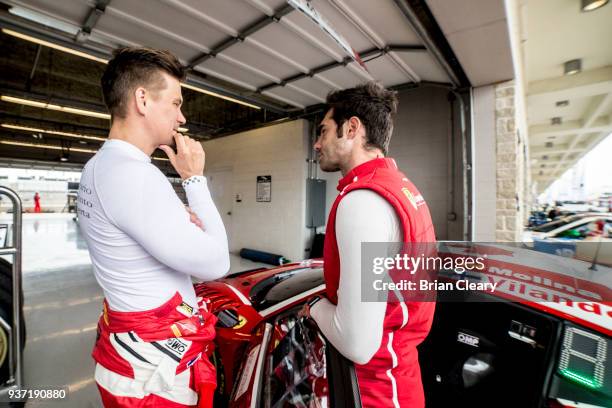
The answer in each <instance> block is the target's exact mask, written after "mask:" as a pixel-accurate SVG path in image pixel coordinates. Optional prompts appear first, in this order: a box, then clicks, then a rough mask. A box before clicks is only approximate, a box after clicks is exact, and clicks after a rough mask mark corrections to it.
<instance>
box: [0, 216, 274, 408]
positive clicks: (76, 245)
mask: <svg viewBox="0 0 612 408" xmlns="http://www.w3.org/2000/svg"><path fill="white" fill-rule="evenodd" d="M0 219H2V220H6V219H7V215H6V214H2V215H1V216H0ZM2 222H6V221H2ZM259 266H266V265H263V264H258V263H255V262H251V261H247V260H244V259H242V258H240V257H238V256H235V255H232V256H231V272H237V271H241V270H246V269H252V268H256V267H259ZM22 273H23V291H24V308H23V309H24V314H25V321H26V327H27V342H26V347H25V351H24V374H25V383H26V387H27V388H30V389H34V388H40V387H46V388H47V387H48V388H54V387H63V388H65V389H67V391H68V392H67V394H68V398H67V399H66V400H65V401H62V402H61V403H58V402H55V403H51V402H46V403H44V402H41V401H40V400H37V401H36V400H32V401H29V402H28V403H27V405H26V406H27V407H32V408H33V407H44V406H50V407H57V406H61V407H65V408H72V407H74V408H77V407H78V408H85V407H101V406H102V405H101V402H100V398H99V396H98V392H97V389H96V386H95V384H94V381H93V361H92V359H91V357H90V352H91V349H92V346H93V343H94V339H95V335H96V322H97V319H98V316H99V314H100V310H101V302H102V299H103V295H102V291H101V289H100V288H99V287H98V284H97V283H96V280H95V278H94V275H93V271H92V267H91V263H90V260H89V254H88V252H87V247H86V244H85V242H84V240H83V238H82V237H81V235H80V232H79V230H78V226H77V223H76V222H74V221H73V220H72V214H24V216H23V272H22Z"/></svg>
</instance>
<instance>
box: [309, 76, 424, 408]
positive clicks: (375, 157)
mask: <svg viewBox="0 0 612 408" xmlns="http://www.w3.org/2000/svg"><path fill="white" fill-rule="evenodd" d="M327 106H328V110H327V113H326V115H325V117H324V118H323V120H322V121H321V123H320V125H319V132H318V134H319V137H318V140H317V141H316V143H315V145H314V148H315V150H316V151H317V153H318V160H319V165H320V167H321V169H322V170H323V171H328V172H332V171H340V172H342V176H343V177H342V179H341V180H340V182H339V184H338V191H340V194H339V195H338V197H337V198H336V201H335V202H334V204H333V207H332V209H331V211H330V214H329V218H328V222H327V227H326V234H325V245H324V256H323V257H324V275H325V284H326V298H314V299H311V300H310V301H309V303H308V305H307V306H305V308H304V310H303V312H302V313H303V314H305V315H310V316H311V317H312V318H313V319H314V320H315V321H316V323H317V325H318V326H319V328H320V329H321V331H322V332H323V334H324V335H325V336H326V338H327V339H328V340H329V341H330V342H331V343H332V344H333V345H334V346H335V347H336V348H337V349H338V351H340V353H342V354H343V355H344V356H345V357H347V358H348V359H349V360H351V361H353V362H354V363H355V368H356V374H357V380H358V384H359V391H360V395H361V402H362V406H364V407H394V408H399V407H411V408H413V407H423V406H424V405H425V402H424V395H423V386H422V383H421V373H420V368H419V361H418V354H417V349H416V346H417V345H418V344H419V343H420V342H421V341H423V339H424V338H425V337H426V336H427V334H428V332H429V330H430V328H431V323H432V319H433V312H434V303H432V302H417V301H404V300H402V299H401V297H400V299H399V301H393V302H392V301H390V300H388V301H386V302H384V301H383V302H364V301H363V300H362V298H361V244H362V243H363V242H403V243H406V244H414V243H419V244H422V243H425V244H427V243H434V242H435V239H436V238H435V234H434V228H433V224H432V221H431V217H430V214H429V209H428V208H427V204H426V203H425V201H424V200H423V197H422V196H421V194H420V193H419V191H418V190H417V189H416V187H415V186H414V185H413V184H412V183H411V182H410V181H409V180H408V178H407V177H406V176H405V175H404V174H403V173H402V172H401V171H400V170H399V169H398V168H397V164H396V163H395V161H394V160H393V159H391V158H388V157H386V156H387V153H388V149H389V141H390V139H391V134H392V132H393V117H392V116H393V114H394V113H395V112H396V109H397V97H396V94H395V92H393V91H390V90H387V89H385V88H384V87H382V86H381V85H379V84H377V83H374V82H370V83H367V84H365V85H362V86H358V87H356V88H352V89H346V90H342V91H337V92H334V93H331V94H330V95H329V96H328V98H327Z"/></svg>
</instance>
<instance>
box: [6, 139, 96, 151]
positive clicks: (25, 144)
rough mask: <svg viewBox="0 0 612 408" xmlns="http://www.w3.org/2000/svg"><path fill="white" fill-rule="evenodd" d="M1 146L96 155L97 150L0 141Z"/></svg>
mask: <svg viewBox="0 0 612 408" xmlns="http://www.w3.org/2000/svg"><path fill="white" fill-rule="evenodd" d="M0 143H1V144H7V145H12V146H24V147H35V148H39V149H51V150H67V151H70V152H80V153H95V152H97V150H92V149H82V148H80V147H75V148H70V149H64V148H62V147H61V146H54V145H47V144H36V143H26V142H12V141H10V140H0Z"/></svg>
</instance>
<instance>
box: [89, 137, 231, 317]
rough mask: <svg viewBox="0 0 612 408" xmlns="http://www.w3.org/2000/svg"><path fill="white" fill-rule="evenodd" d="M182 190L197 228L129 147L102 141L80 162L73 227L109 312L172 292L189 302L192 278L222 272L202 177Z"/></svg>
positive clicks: (223, 238)
mask: <svg viewBox="0 0 612 408" xmlns="http://www.w3.org/2000/svg"><path fill="white" fill-rule="evenodd" d="M185 192H186V195H187V201H188V203H189V206H190V207H191V209H192V210H193V211H194V212H195V214H196V215H197V216H198V217H199V218H200V220H201V221H202V223H203V225H204V229H201V228H199V227H197V226H196V225H194V224H193V223H191V222H190V220H189V214H188V213H187V211H186V210H185V207H184V205H183V203H182V202H181V200H180V199H179V198H178V196H177V195H176V193H175V191H174V189H173V188H172V185H171V184H170V182H169V181H168V179H167V178H166V177H165V176H164V175H163V173H162V172H161V171H160V170H159V169H158V168H157V167H155V166H154V165H153V164H151V159H150V158H149V157H148V156H147V155H146V154H145V153H144V152H143V151H141V150H140V149H138V148H137V147H136V146H134V145H132V144H130V143H127V142H125V141H121V140H116V139H113V140H108V141H106V142H105V144H104V146H103V147H102V148H101V149H100V150H99V151H98V153H96V155H95V156H94V157H93V158H92V159H91V160H90V161H89V162H88V163H87V164H86V166H85V167H84V169H83V173H82V176H81V183H80V190H79V197H78V213H79V224H80V228H81V231H82V232H83V235H84V236H85V239H86V241H87V245H88V248H89V253H90V256H91V260H92V263H93V270H94V273H95V276H96V279H97V281H98V283H99V284H100V286H101V287H102V289H103V291H104V295H105V297H106V299H107V301H108V303H109V306H110V308H111V309H113V310H117V311H143V310H150V309H153V308H155V307H158V306H160V305H161V304H163V303H164V302H166V301H167V300H168V299H169V298H171V297H172V296H173V295H174V294H175V293H176V292H179V293H180V294H181V296H182V297H183V299H184V301H185V302H187V303H188V304H190V305H191V306H194V307H195V306H197V304H196V299H195V292H194V289H193V284H192V281H191V277H192V276H194V277H197V278H200V279H202V280H214V279H217V278H220V277H222V276H224V275H225V274H226V273H227V271H228V270H229V253H228V246H227V235H226V231H225V227H224V225H223V222H222V220H221V216H220V215H219V212H218V211H217V208H216V207H215V204H214V203H213V201H212V198H211V196H210V192H209V191H208V187H207V183H206V179H205V178H201V179H200V182H197V183H192V184H189V185H187V186H185Z"/></svg>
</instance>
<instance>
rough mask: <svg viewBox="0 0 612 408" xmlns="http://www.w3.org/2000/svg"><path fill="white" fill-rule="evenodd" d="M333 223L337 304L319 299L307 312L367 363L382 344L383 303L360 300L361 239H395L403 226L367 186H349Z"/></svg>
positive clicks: (341, 345)
mask: <svg viewBox="0 0 612 408" xmlns="http://www.w3.org/2000/svg"><path fill="white" fill-rule="evenodd" d="M335 227H336V241H337V242H338V252H339V254H340V282H339V286H338V304H337V305H334V304H332V303H331V302H330V301H328V300H327V299H322V300H320V301H319V302H317V303H315V304H314V305H313V306H312V308H311V312H310V313H311V316H312V318H313V319H314V320H315V321H316V322H317V325H318V326H319V328H320V329H321V331H322V332H323V334H324V335H325V337H326V338H327V339H328V340H329V341H330V342H331V343H332V344H333V345H334V347H336V349H338V351H339V352H340V353H341V354H343V355H344V356H345V357H346V358H348V359H349V360H351V361H353V362H355V363H358V364H365V363H367V362H368V361H370V359H371V358H372V357H373V356H374V354H375V353H376V351H377V350H378V349H379V347H380V342H381V340H382V334H383V323H384V319H385V311H386V308H387V304H386V303H385V302H363V301H361V243H362V242H399V241H401V240H402V231H401V227H400V223H399V218H398V217H397V214H396V213H395V210H394V208H393V207H392V206H391V204H389V203H388V202H387V201H386V200H385V199H384V198H382V197H381V196H380V195H378V194H377V193H375V192H374V191H371V190H353V191H351V192H350V193H348V194H347V195H346V197H344V198H343V199H342V201H340V204H339V205H338V210H337V213H336V225H335Z"/></svg>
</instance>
